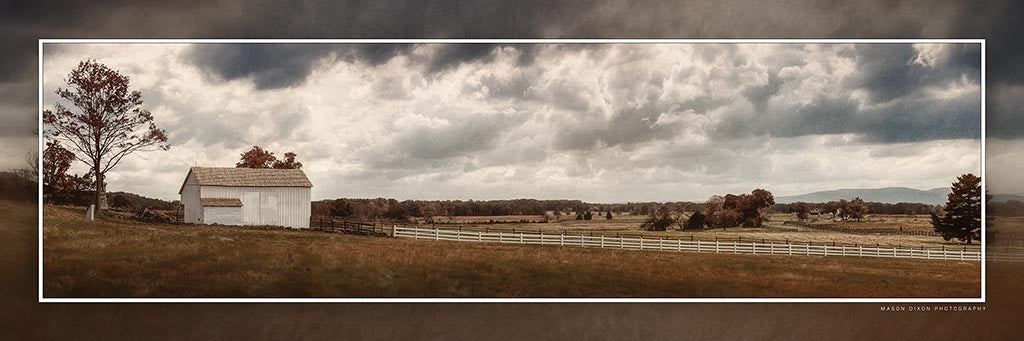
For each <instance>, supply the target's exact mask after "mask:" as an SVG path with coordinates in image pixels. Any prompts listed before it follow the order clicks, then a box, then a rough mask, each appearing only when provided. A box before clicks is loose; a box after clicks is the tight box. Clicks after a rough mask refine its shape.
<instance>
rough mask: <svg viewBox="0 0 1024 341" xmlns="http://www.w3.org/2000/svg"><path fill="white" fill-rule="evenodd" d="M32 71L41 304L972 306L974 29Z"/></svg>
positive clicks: (275, 50)
mask: <svg viewBox="0 0 1024 341" xmlns="http://www.w3.org/2000/svg"><path fill="white" fill-rule="evenodd" d="M40 72H41V74H40V87H41V89H40V91H41V96H42V98H41V99H40V100H41V103H40V105H41V108H40V109H41V113H40V115H41V117H40V121H41V125H40V127H39V130H38V131H37V134H38V136H39V137H40V138H41V143H42V145H41V148H40V150H39V152H38V155H31V153H30V155H27V156H26V160H36V158H38V159H39V160H40V161H39V163H38V164H35V163H32V162H28V164H29V165H31V166H32V168H38V169H26V170H24V172H26V174H21V175H18V174H14V173H10V174H11V177H12V178H17V177H19V176H22V177H25V178H30V177H33V175H32V174H33V173H37V172H38V180H39V183H40V186H41V187H42V189H43V191H42V204H43V205H42V207H41V214H42V223H41V225H42V226H41V232H40V234H41V238H42V240H41V243H42V244H41V245H42V250H41V259H40V263H41V270H40V271H41V283H40V295H41V299H46V298H53V299H76V298H108V299H110V298H112V299H118V298H125V299H146V298H239V299H248V298H325V299H346V298H351V299H369V298H398V299H417V298H483V299H517V298H551V299H558V298H573V299H602V298H625V299H629V298H665V299H709V298H710V299H714V298H749V299H759V298H773V299H778V298H793V299H798V298H819V299H828V298H837V299H840V298H842V299H846V298H867V299H872V298H874V299H880V298H935V299H955V298H965V299H971V298H973V299H977V298H981V297H982V283H983V282H982V260H983V258H984V257H983V254H982V245H983V243H984V242H986V241H987V239H988V237H986V236H990V235H991V234H986V233H982V221H983V219H982V207H983V203H985V202H986V201H985V200H986V198H988V199H991V196H989V195H988V194H987V193H985V192H984V191H983V190H982V176H983V173H982V138H983V136H982V103H983V100H984V99H983V97H982V90H981V89H982V87H983V78H982V44H981V43H980V42H963V43H947V42H943V43H936V42H929V41H922V42H920V43H908V42H898V43H893V42H886V43H882V42H858V43H847V42H834V43H823V42H815V43H799V42H789V43H778V42H771V43H769V42H765V43H750V42H745V43H721V42H717V43H668V42H665V43H649V42H645V43H622V42H619V43H559V44H555V43H543V42H527V43H524V42H512V43H478V42H473V43H469V42H466V43H373V42H362V43H333V42H324V43H304V44H299V43H289V42H276V43H219V42H211V41H207V42H193V43H167V42H152V43H110V42H104V43H99V42H60V43H51V42H44V43H43V44H42V56H41V70H40ZM4 174H8V173H4ZM26 181H27V180H26ZM32 184H33V185H34V184H35V183H34V182H32ZM1021 198H1024V197H1020V198H1016V197H1015V198H1008V199H1006V198H1004V199H1006V200H1004V202H1003V203H1002V204H1001V205H1002V206H999V208H997V209H998V210H1003V211H1007V210H1013V209H1019V208H1021V207H1024V206H1022V205H1021V201H1024V199H1021ZM1017 199H1021V200H1017ZM1014 205H1016V206H1014ZM988 210H989V211H990V212H991V211H992V208H991V207H990V208H989V209H988ZM27 214H31V212H29V213H27ZM998 219H1002V220H1004V223H1005V222H1009V223H1010V225H1011V226H1012V225H1013V224H1015V223H1019V224H1020V225H1024V219H1022V220H1020V221H1013V222H1011V221H1010V220H1013V219H1016V218H1003V217H1000V218H998ZM1006 219H1010V220H1006ZM997 226H998V223H997ZM1011 232H1012V231H1011ZM983 237H985V238H983ZM1021 240H1024V239H1021ZM1022 246H1024V244H1022Z"/></svg>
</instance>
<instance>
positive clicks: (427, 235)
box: [392, 226, 1024, 261]
mask: <svg viewBox="0 0 1024 341" xmlns="http://www.w3.org/2000/svg"><path fill="white" fill-rule="evenodd" d="M392 236H394V237H396V238H412V239H430V240H449V241H461V242H488V243H510V244H530V245H561V246H580V247H599V248H613V249H629V250H658V251H680V252H681V251H687V252H707V253H712V252H713V253H735V254H755V255H807V256H845V257H883V258H913V259H945V260H961V261H980V260H981V252H979V251H967V250H964V249H958V250H935V249H903V248H879V247H867V246H848V245H847V246H843V245H839V246H829V245H809V244H778V243H758V242H753V241H752V242H735V241H730V242H718V241H699V240H695V241H689V240H680V239H650V238H643V237H612V236H585V235H568V234H543V233H524V232H501V231H492V232H484V231H461V230H450V229H436V228H434V229H423V228H415V227H399V226H396V227H394V228H393V232H392ZM1010 258H1013V259H1014V260H1017V261H1024V255H1021V254H1006V255H1003V256H1002V257H1000V258H998V259H996V258H995V257H993V254H990V255H989V260H1001V261H1011V259H1010Z"/></svg>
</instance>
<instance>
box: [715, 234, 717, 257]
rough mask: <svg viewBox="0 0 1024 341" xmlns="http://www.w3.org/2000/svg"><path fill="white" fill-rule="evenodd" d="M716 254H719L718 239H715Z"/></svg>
mask: <svg viewBox="0 0 1024 341" xmlns="http://www.w3.org/2000/svg"><path fill="white" fill-rule="evenodd" d="M715 253H718V237H717V236H716V237H715Z"/></svg>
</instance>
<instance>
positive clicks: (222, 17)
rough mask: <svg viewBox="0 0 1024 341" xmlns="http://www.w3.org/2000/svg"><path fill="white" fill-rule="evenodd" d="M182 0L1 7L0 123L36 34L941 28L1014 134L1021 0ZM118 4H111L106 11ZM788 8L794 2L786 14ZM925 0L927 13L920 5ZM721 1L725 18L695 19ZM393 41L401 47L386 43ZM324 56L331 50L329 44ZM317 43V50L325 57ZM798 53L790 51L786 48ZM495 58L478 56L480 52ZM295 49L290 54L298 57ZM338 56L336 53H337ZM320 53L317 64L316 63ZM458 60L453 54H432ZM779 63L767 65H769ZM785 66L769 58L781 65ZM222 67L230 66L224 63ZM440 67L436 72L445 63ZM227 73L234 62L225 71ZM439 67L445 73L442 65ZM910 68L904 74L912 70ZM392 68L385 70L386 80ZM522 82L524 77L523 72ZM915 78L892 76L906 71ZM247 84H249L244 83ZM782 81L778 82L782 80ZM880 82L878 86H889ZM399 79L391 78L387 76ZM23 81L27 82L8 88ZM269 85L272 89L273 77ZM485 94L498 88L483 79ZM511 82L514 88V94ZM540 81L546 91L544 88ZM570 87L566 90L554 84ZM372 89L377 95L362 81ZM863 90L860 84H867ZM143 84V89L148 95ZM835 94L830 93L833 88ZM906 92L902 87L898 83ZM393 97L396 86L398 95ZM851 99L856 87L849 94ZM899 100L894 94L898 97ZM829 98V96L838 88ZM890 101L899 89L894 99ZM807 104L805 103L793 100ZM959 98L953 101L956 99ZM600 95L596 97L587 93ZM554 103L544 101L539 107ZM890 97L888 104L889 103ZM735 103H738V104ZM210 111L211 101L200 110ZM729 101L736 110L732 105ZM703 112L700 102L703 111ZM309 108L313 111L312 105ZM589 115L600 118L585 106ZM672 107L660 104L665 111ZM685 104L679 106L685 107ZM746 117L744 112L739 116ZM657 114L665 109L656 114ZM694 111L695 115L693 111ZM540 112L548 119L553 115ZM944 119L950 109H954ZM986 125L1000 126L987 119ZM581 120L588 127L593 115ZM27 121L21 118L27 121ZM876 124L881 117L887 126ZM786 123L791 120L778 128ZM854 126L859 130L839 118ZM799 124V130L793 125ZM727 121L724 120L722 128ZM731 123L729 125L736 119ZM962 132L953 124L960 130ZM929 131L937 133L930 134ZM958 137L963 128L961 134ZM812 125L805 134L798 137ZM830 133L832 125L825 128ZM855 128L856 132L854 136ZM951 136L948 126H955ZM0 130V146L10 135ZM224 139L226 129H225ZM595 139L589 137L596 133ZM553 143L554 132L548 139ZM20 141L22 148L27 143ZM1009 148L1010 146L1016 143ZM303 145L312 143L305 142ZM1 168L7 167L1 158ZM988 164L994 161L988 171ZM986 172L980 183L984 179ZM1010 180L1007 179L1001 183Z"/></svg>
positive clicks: (767, 85)
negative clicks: (773, 3)
mask: <svg viewBox="0 0 1024 341" xmlns="http://www.w3.org/2000/svg"><path fill="white" fill-rule="evenodd" d="M181 5H182V4H181V3H180V2H179V3H175V4H173V5H171V4H162V3H154V4H145V5H142V4H136V3H129V2H122V1H104V2H102V3H95V2H93V3H89V4H83V3H81V2H67V3H64V4H59V3H54V2H47V3H45V4H44V3H40V2H28V3H18V4H12V5H11V6H8V8H6V9H7V10H5V11H2V12H0V19H2V20H0V25H2V28H3V30H4V32H5V33H6V34H5V35H4V37H2V38H0V45H2V46H4V47H5V49H4V50H5V52H6V53H4V54H3V55H2V56H0V89H6V90H2V91H3V92H4V93H3V94H4V95H5V96H4V100H3V101H4V105H3V106H2V107H0V115H3V117H4V118H5V122H26V123H28V122H34V121H35V119H36V118H35V117H34V116H35V115H36V114H37V113H35V111H36V109H35V105H36V97H35V87H36V81H35V78H36V76H35V71H36V56H35V51H36V39H37V38H44V37H67V38H74V37H82V38H89V37H103V38H142V37H152V38H183V37H189V38H250V37H258V38H298V37H301V38H313V37H321V38H340V37H344V38H530V37H538V38H539V37H544V38H566V37H593V38H601V37H614V38H624V37H646V38H657V37H666V38H678V37H692V38H701V37H705V38H729V37H743V38H757V37H760V38H822V37H844V38H892V37H904V38H948V37H969V38H986V39H987V67H988V71H989V75H988V79H987V81H988V89H987V90H988V91H987V93H988V94H990V96H989V97H988V98H987V101H988V103H987V108H988V110H987V115H988V121H989V122H990V124H989V127H988V129H987V132H988V134H989V136H992V137H996V138H1000V139H1006V140H1008V141H1011V142H1008V143H1003V144H1000V146H1003V147H1007V146H1011V145H1014V144H1013V143H1015V142H1012V141H1024V140H1021V138H1022V137H1024V126H1022V124H1024V123H1021V122H1024V120H1021V119H1020V118H1021V117H1022V116H1021V115H1022V112H1021V111H1020V107H1021V106H1019V105H1015V104H1014V103H1015V102H1014V101H1015V99H1017V98H1019V97H1015V94H1018V93H1019V92H1020V91H1019V84H1021V82H1022V81H1024V66H1022V65H1020V63H1018V62H1017V60H1019V57H1020V55H1021V46H1024V38H1022V37H1021V35H1020V34H1018V31H1019V28H1018V27H1019V24H1018V23H1017V22H1018V21H1019V18H1018V16H1017V15H1016V13H1019V12H1021V11H1022V10H1024V7H1022V6H1024V4H1022V3H1020V2H1017V1H982V2H972V3H964V2H961V1H953V0H950V1H916V0H915V1H902V2H896V3H885V4H882V3H867V4H852V3H848V2H839V1H837V2H820V1H815V2H812V3H807V2H804V1H800V0H797V1H792V2H786V4H784V5H783V6H778V7H774V8H771V7H765V6H749V4H748V3H747V2H746V1H738V0H736V1H730V0H726V1H716V5H715V6H692V5H691V4H682V3H677V2H671V1H650V2H642V3H634V2H630V3H625V2H617V1H606V2H597V3H594V2H587V3H575V2H471V3H450V2H423V1H411V2H410V1H381V2H318V1H310V2H302V3H298V4H293V3H289V4H270V3H265V4H253V3H244V4H243V3H240V2H237V1H201V2H193V3H191V4H189V5H188V6H181ZM110 8H117V10H110ZM793 8H801V9H802V10H800V11H793V10H792V9H793ZM925 8H927V10H924V9H925ZM723 12H727V13H728V18H729V20H706V19H707V18H712V17H715V16H717V15H721V13H723ZM398 46H404V45H402V44H399V45H398ZM375 48H380V49H381V51H377V52H378V53H372V52H371V53H369V55H368V56H364V57H362V58H363V59H364V61H363V62H364V63H366V64H368V65H374V63H376V65H382V64H385V63H387V62H388V61H391V60H392V59H393V58H395V57H396V56H402V55H406V54H407V51H393V50H392V49H390V48H388V47H382V45H375ZM523 52H524V53H522V56H523V57H522V58H521V59H520V61H519V63H522V64H524V65H529V64H531V63H532V62H531V61H532V60H534V59H536V58H537V56H538V53H534V51H533V50H532V49H529V48H527V49H523ZM332 53H334V52H332ZM330 54H331V53H328V54H321V55H319V57H316V58H320V59H321V60H323V59H324V58H331V57H330V56H329V55H330ZM798 54H799V53H798ZM492 55H494V50H492V51H491V54H488V55H485V56H484V57H481V58H483V59H486V58H488V57H489V56H492ZM298 58H300V59H301V58H302V57H298ZM338 58H340V59H341V60H346V58H355V57H345V54H341V57H338ZM774 58H778V59H786V60H788V61H789V62H793V61H796V62H797V63H799V62H800V58H791V57H785V54H784V53H781V52H780V53H777V54H776V55H775V57H774ZM422 62H423V63H422V64H420V66H421V67H428V65H430V64H429V63H428V62H429V59H426V60H423V61H422ZM328 64H329V63H328ZM442 64H448V65H449V66H451V65H454V66H456V67H457V66H459V65H463V63H442ZM781 64H783V63H780V65H781ZM290 65H293V64H288V63H285V64H284V66H281V67H274V66H268V69H275V68H277V69H280V70H284V69H287V68H289V67H292V66H290ZM296 65H298V66H295V69H296V70H298V71H299V72H298V73H297V74H303V73H304V72H306V71H307V70H308V71H309V74H307V75H306V77H299V76H294V77H293V76H289V73H288V72H284V73H275V72H266V73H262V72H260V71H258V70H254V71H247V72H241V73H237V74H236V73H231V72H225V75H227V74H231V75H233V76H232V77H234V78H229V77H225V76H224V75H219V74H218V72H217V71H214V70H213V69H212V68H211V67H205V71H204V72H206V73H208V76H210V75H212V76H215V77H214V78H216V77H221V78H222V79H224V80H242V81H246V79H252V80H257V79H258V80H259V81H260V83H259V86H261V88H260V89H261V91H277V90H280V89H289V88H300V87H301V86H302V84H305V83H306V82H308V81H309V78H308V77H309V75H312V74H314V73H315V72H316V66H315V65H314V67H310V68H306V66H304V65H301V64H296ZM785 67H786V66H781V67H778V68H777V69H779V70H781V69H782V68H785ZM225 68H226V69H227V70H230V69H231V68H230V67H225ZM452 69H453V68H452V67H449V68H448V69H446V71H448V70H452ZM236 71H237V70H236ZM442 73H444V72H442ZM772 74H776V75H777V76H778V80H780V81H781V82H780V83H778V85H779V86H780V91H781V90H784V89H785V87H786V86H789V85H787V83H786V81H785V77H784V76H783V75H784V72H778V70H772V69H768V70H765V73H764V75H763V77H762V81H760V82H758V83H757V84H749V85H748V87H747V89H748V91H747V92H746V93H745V95H746V97H747V98H748V101H750V103H751V104H749V105H750V107H749V108H747V109H745V110H749V111H751V112H754V113H756V112H766V111H769V110H771V106H772V102H773V101H778V99H777V98H776V94H773V91H772V90H773V88H774V86H775V85H776V83H774V82H773V79H772V78H771V77H772V76H771V75H772ZM910 76H914V74H911V75H910ZM392 79H397V78H396V77H392ZM525 79H529V78H528V77H526V78H525ZM913 79H915V78H913V77H911V78H906V75H904V78H903V79H902V81H900V82H895V83H892V84H896V83H906V84H913V82H909V83H908V82H907V81H908V80H913ZM867 80H868V79H867V78H866V79H862V80H860V81H862V82H864V83H863V84H869V83H871V84H876V85H880V86H884V85H886V82H878V81H877V79H876V82H867ZM252 84H253V86H257V84H256V83H255V82H253V83H252ZM505 84H508V86H506V87H503V88H500V90H508V92H506V94H520V93H522V92H523V91H526V92H527V93H528V94H532V95H534V96H549V97H553V96H550V95H549V94H548V93H543V92H539V91H537V90H538V89H537V88H534V89H530V88H529V86H527V85H524V84H523V83H522V82H521V83H518V84H517V83H505ZM789 84H791V83H789ZM892 84H889V85H892ZM398 85H400V86H398ZM379 86H380V87H386V88H389V89H392V90H393V92H392V95H390V96H388V95H385V93H384V92H379V94H381V95H380V96H379V97H380V98H382V99H389V98H390V99H400V98H404V99H409V98H412V97H409V96H412V92H413V91H415V87H413V86H411V83H410V82H409V79H405V80H403V81H402V82H389V83H382V84H380V85H379ZM19 87H24V88H25V89H26V91H15V90H14V89H15V88H19ZM275 87H277V88H275ZM490 89H491V92H492V93H501V92H502V91H495V90H493V89H497V88H494V87H490ZM521 89H525V90H523V91H520V90H521ZM551 89H552V90H557V89H559V88H558V87H552V88H551ZM561 89H564V90H566V92H567V91H569V89H572V88H570V87H563V88H561ZM375 93H377V92H375ZM867 93H868V92H867V90H865V94H867ZM152 95H153V94H152V92H150V94H149V96H152ZM845 95H846V94H842V96H840V98H841V97H844V96H845ZM905 95H907V96H910V97H913V95H909V94H905ZM403 96H404V97H403ZM858 96H859V95H858ZM873 96H874V97H871V98H866V97H856V96H855V100H858V101H860V100H866V101H874V100H875V99H876V98H878V99H884V98H885V97H888V95H886V94H881V93H874V94H873ZM905 97H906V96H905ZM703 98H704V99H703V100H701V99H697V98H695V99H691V101H694V103H698V102H700V103H704V105H703V108H704V109H703V110H705V111H702V110H701V108H696V107H695V108H693V109H694V112H695V113H698V114H702V115H703V114H706V113H707V111H713V110H714V109H716V108H718V107H721V106H722V105H723V104H722V103H721V102H720V101H721V99H720V98H716V97H713V96H705V97H703ZM837 100H840V99H837ZM896 101H899V99H896ZM804 103H811V102H804ZM964 103H966V102H964ZM565 104H566V105H569V106H575V107H577V108H582V105H583V104H586V106H587V107H590V108H589V110H588V111H587V112H588V113H587V114H586V115H591V116H588V117H611V115H612V112H611V111H607V109H606V108H600V105H597V104H594V103H592V102H589V101H588V100H587V99H586V97H583V96H579V98H576V99H572V100H569V101H566V102H565ZM598 104H599V103H598ZM552 105H554V104H552ZM890 105H891V104H890ZM737 106H738V105H737ZM209 109H210V110H216V108H209ZM737 109H739V108H737ZM713 114H714V113H713V112H712V115H713ZM312 115H313V116H316V112H315V111H313V112H312ZM598 115H600V116H598ZM674 115H675V114H672V115H668V116H674ZM687 115H688V114H687ZM751 115H753V114H751ZM668 116H667V117H668ZM700 117H704V116H700ZM552 120H553V118H552ZM953 121H956V120H953ZM995 122H998V123H999V124H995ZM698 123H699V124H702V125H709V124H712V122H703V121H698ZM594 124H595V127H589V128H588V129H589V130H597V131H599V130H600V129H599V128H600V124H598V123H596V122H595V123H594ZM28 126H29V125H28V124H25V127H26V128H28ZM886 126H888V125H886ZM5 128H6V129H7V130H8V131H9V133H8V134H15V135H18V134H20V135H21V136H24V137H28V136H31V132H30V131H29V130H27V129H20V128H16V127H12V126H5ZM708 128H710V129H715V130H721V131H730V129H728V127H727V126H721V125H710V126H708ZM789 129H796V128H795V127H794V128H789ZM829 129H833V128H832V127H830V128H828V129H826V128H817V129H812V130H811V131H815V130H817V131H822V130H825V131H828V130H829ZM850 129H851V131H853V130H865V129H863V128H858V127H852V128H850ZM797 130H799V129H797ZM731 131H737V129H732V130H731ZM738 131H742V129H741V130H738ZM772 131H776V132H777V134H778V135H780V136H783V135H800V134H803V133H801V132H799V131H794V132H788V131H781V130H780V129H778V128H773V129H765V130H764V131H762V132H761V133H762V134H769V133H771V132H772ZM965 131H966V130H965ZM922 132H925V133H926V134H898V135H901V136H904V138H906V136H923V137H918V138H916V139H918V140H928V139H931V138H932V137H928V134H927V131H924V130H922ZM878 135H879V136H878V137H875V139H876V140H879V141H883V140H898V139H892V138H888V137H886V136H893V134H890V133H884V134H878ZM940 135H941V134H940ZM960 135H961V136H963V135H964V134H960ZM805 136H811V135H805ZM837 136H838V135H837ZM867 136H868V135H864V136H861V138H862V139H863V138H865V137H867ZM953 136H956V134H954V135H953ZM11 138H12V140H10V141H8V140H5V141H4V143H13V141H14V140H13V139H15V138H17V137H15V136H12V137H11ZM233 138H238V137H237V136H234V137H233ZM598 140H600V139H598ZM552 143H553V142H552ZM26 147H30V146H26ZM1015 149H1017V150H1020V149H1021V148H1015ZM312 151H313V152H316V153H323V152H322V151H319V150H317V149H313V150H312ZM12 165H13V164H11V165H6V167H11V166H12ZM989 170H990V172H991V171H998V170H999V168H998V167H996V168H991V167H990V168H989ZM1019 170H1020V169H1019V167H1017V168H1013V167H1011V169H1010V170H1008V172H1009V173H1011V174H1019V173H1020V172H1019ZM1015 183H1024V182H1019V181H1016V182H1013V181H1011V182H1005V181H1004V183H1003V184H1002V185H1001V186H1002V187H1003V188H1005V189H1004V190H997V192H1004V191H1009V192H1021V191H1024V187H1020V186H1017V185H1015ZM991 184H992V183H990V185H991ZM1014 186H1016V187H1014Z"/></svg>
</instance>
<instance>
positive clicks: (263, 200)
mask: <svg viewBox="0 0 1024 341" xmlns="http://www.w3.org/2000/svg"><path fill="white" fill-rule="evenodd" d="M260 221H262V222H263V224H265V225H280V224H281V221H280V219H279V218H278V214H277V193H270V192H263V195H262V196H261V197H260Z"/></svg>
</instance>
